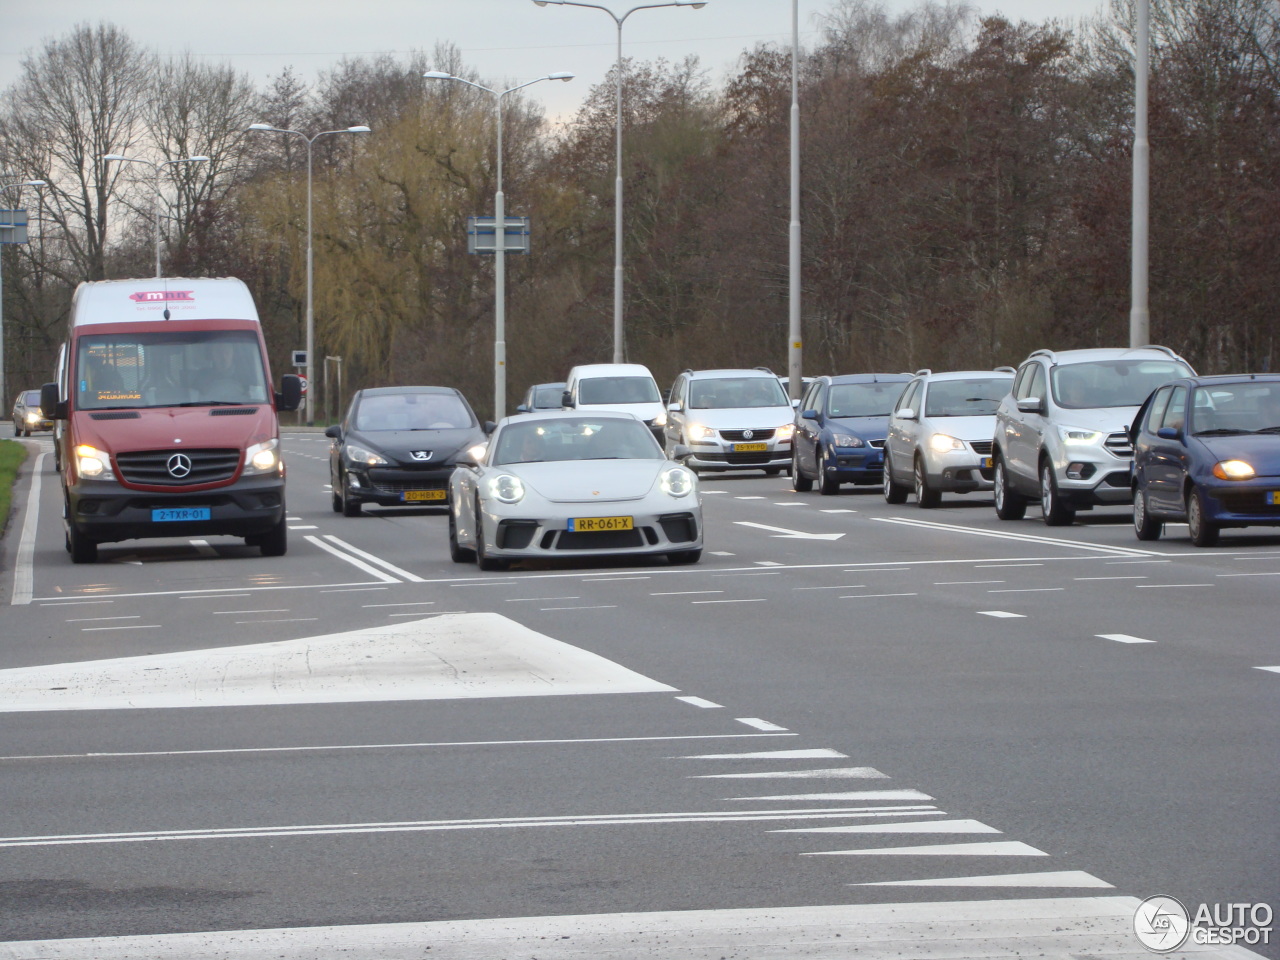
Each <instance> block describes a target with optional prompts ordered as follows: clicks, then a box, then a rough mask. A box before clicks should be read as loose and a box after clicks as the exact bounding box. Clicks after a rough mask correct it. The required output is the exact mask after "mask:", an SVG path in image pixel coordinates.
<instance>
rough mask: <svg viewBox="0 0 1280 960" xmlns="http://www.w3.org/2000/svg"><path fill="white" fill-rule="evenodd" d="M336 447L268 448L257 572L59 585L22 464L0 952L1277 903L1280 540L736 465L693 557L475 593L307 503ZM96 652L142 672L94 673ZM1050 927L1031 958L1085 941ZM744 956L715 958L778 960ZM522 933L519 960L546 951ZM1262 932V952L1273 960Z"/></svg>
mask: <svg viewBox="0 0 1280 960" xmlns="http://www.w3.org/2000/svg"><path fill="white" fill-rule="evenodd" d="M31 445H32V448H33V454H34V453H39V452H41V451H47V450H48V449H49V448H48V443H47V441H31ZM327 447H328V441H327V440H325V439H324V438H323V437H321V436H319V435H317V434H291V435H289V436H287V437H286V440H285V449H286V457H287V460H288V464H289V471H290V473H289V494H288V496H289V509H290V513H289V516H290V518H291V531H290V548H289V552H288V554H287V555H286V556H285V557H283V558H274V559H271V558H263V557H261V556H260V555H259V554H258V551H257V550H256V549H249V548H246V547H244V546H243V545H242V544H241V543H240V542H238V541H234V540H230V539H225V538H211V539H210V540H209V541H208V542H207V543H205V542H201V541H189V540H172V541H141V542H131V543H124V544H116V545H105V546H103V547H102V548H101V550H100V557H101V562H99V563H98V564H96V565H91V566H76V565H73V564H71V562H70V560H69V557H68V556H67V555H66V553H65V552H64V550H63V545H62V533H61V521H60V509H59V497H58V491H57V477H56V475H55V474H54V473H53V469H52V457H51V455H45V456H44V457H43V458H40V459H35V458H33V459H32V460H29V461H28V463H29V465H30V469H28V471H27V473H26V474H25V475H24V477H23V478H22V479H21V481H20V484H19V487H18V489H17V490H16V492H15V504H16V505H17V506H18V507H19V510H18V512H17V513H16V514H15V517H14V518H13V522H12V523H11V526H10V529H9V532H8V534H7V536H6V538H5V540H4V541H3V544H2V546H0V561H2V563H3V572H2V575H3V580H0V598H3V600H4V601H5V602H6V603H8V604H9V605H8V606H5V607H4V609H3V611H2V612H0V617H2V622H3V627H2V628H0V940H3V941H5V943H2V944H0V957H6V956H15V957H16V956H36V955H39V956H54V955H58V956H61V955H63V954H56V953H55V952H50V950H51V948H50V949H46V950H44V952H37V951H35V950H34V948H31V949H30V950H28V948H26V947H23V946H22V945H21V944H17V943H16V942H17V941H30V940H63V939H66V938H84V937H95V938H120V937H142V936H151V935H157V934H180V933H189V932H208V931H245V930H265V929H276V928H295V929H296V930H312V929H316V928H324V929H326V930H330V929H331V928H332V927H334V926H335V925H343V926H346V925H367V924H437V925H440V924H446V923H454V924H463V925H464V926H465V924H467V923H469V922H471V921H485V920H491V919H495V918H564V917H581V916H583V915H591V916H593V917H606V916H608V917H617V916H619V915H627V916H631V915H645V916H652V917H663V918H665V917H667V916H668V915H672V914H678V915H679V916H682V917H683V916H695V915H696V916H698V917H702V918H712V919H708V920H707V922H708V923H712V922H713V920H714V918H718V917H721V916H725V914H723V913H720V912H723V911H744V910H745V911H755V912H756V913H752V914H750V915H751V916H752V917H754V916H756V915H757V914H758V912H759V911H765V912H769V913H770V915H776V916H778V917H783V918H786V917H793V916H794V917H803V918H804V923H805V924H806V925H807V929H816V928H815V927H814V924H817V923H825V922H827V914H825V913H820V914H814V913H813V912H812V911H813V910H815V909H819V910H825V909H826V908H837V907H839V908H842V909H846V908H847V910H848V911H852V912H851V913H844V914H841V917H855V916H856V917H857V918H862V919H859V921H858V922H863V920H864V919H865V918H866V917H870V916H872V915H873V914H875V911H877V910H879V909H880V908H879V907H877V906H876V905H879V904H892V905H895V906H894V910H897V911H900V913H899V916H906V915H907V914H908V913H910V912H911V911H912V910H915V911H924V912H923V913H922V914H920V916H924V917H927V918H931V919H935V920H936V919H938V918H941V917H944V915H945V914H946V911H947V910H948V909H951V908H948V907H946V906H945V905H946V904H955V903H961V904H964V905H965V906H964V907H963V908H959V907H957V908H955V909H957V910H961V914H960V915H962V916H966V917H968V916H978V915H979V914H982V915H984V916H985V913H983V912H984V911H991V910H994V911H996V913H997V914H998V913H999V912H1000V910H1001V909H1004V910H1005V911H1006V912H1007V911H1009V910H1013V909H1015V908H1016V909H1022V905H1023V904H1027V903H1033V902H1034V903H1036V904H1041V905H1053V909H1055V910H1064V911H1067V912H1068V913H1069V912H1070V911H1072V910H1075V909H1077V908H1078V907H1079V906H1080V905H1082V904H1086V903H1087V904H1090V905H1096V904H1099V903H1100V904H1103V905H1104V906H1106V905H1108V904H1111V905H1113V906H1114V905H1115V904H1119V905H1120V906H1122V907H1123V909H1124V910H1127V911H1128V912H1129V916H1130V917H1131V916H1132V909H1133V908H1132V902H1131V901H1130V900H1128V899H1126V898H1137V899H1139V900H1140V899H1142V898H1145V897H1149V896H1152V895H1156V894H1163V895H1167V896H1172V897H1176V898H1178V899H1179V900H1180V901H1181V902H1182V903H1183V904H1187V905H1189V906H1190V909H1191V910H1192V911H1194V910H1195V908H1196V906H1198V905H1199V904H1202V903H1203V904H1207V905H1209V907H1210V909H1212V907H1213V905H1215V904H1221V905H1226V904H1239V903H1246V904H1258V903H1266V904H1269V905H1270V906H1271V907H1272V908H1276V907H1280V799H1278V798H1280V764H1278V763H1277V759H1280V758H1278V757H1277V747H1276V745H1277V743H1280V736H1278V735H1280V638H1278V636H1277V634H1278V631H1277V617H1276V609H1277V606H1276V601H1275V595H1276V590H1277V587H1280V535H1276V534H1274V533H1268V532H1267V531H1265V530H1248V531H1227V532H1226V533H1225V534H1224V536H1223V539H1222V543H1221V545H1220V546H1219V547H1217V548H1214V549H1209V550H1199V549H1196V548H1194V547H1192V546H1191V544H1190V543H1189V541H1188V540H1187V539H1186V531H1185V528H1184V527H1170V528H1169V530H1168V532H1167V535H1166V538H1165V539H1163V540H1160V541H1157V542H1155V543H1139V542H1138V541H1137V540H1136V539H1135V538H1134V536H1133V532H1132V528H1131V526H1130V525H1129V522H1128V514H1127V510H1117V509H1108V510H1098V511H1094V512H1092V513H1082V514H1080V518H1081V522H1078V523H1077V524H1075V525H1073V526H1071V527H1067V528H1048V527H1046V526H1044V525H1043V523H1041V522H1040V519H1039V514H1038V511H1037V510H1036V509H1035V508H1032V509H1031V510H1029V511H1028V518H1027V519H1026V520H1024V521H1020V522H1017V523H1002V522H1000V521H999V520H997V519H996V517H995V514H994V511H993V509H992V507H991V503H990V500H989V499H980V498H975V497H972V496H969V497H946V498H944V501H943V505H942V507H941V508H939V509H936V510H920V509H918V508H917V507H916V506H915V505H914V502H908V503H907V504H906V505H904V506H899V507H891V506H888V505H886V504H885V503H884V501H883V499H882V498H881V497H880V494H879V491H878V490H872V489H869V488H855V489H850V488H845V492H843V493H842V494H841V495H839V496H835V497H823V496H820V495H819V494H817V493H806V494H796V493H793V492H792V491H791V489H790V486H789V483H788V481H787V479H786V478H785V477H780V478H765V477H763V476H762V475H760V474H748V475H744V476H741V477H724V478H717V477H708V478H704V480H703V483H702V488H703V489H702V493H703V500H704V510H705V514H706V528H707V537H706V539H707V553H706V554H705V555H704V558H703V561H702V562H701V563H700V564H698V565H696V566H694V567H669V566H667V565H666V563H665V561H661V560H658V561H653V562H646V563H641V564H631V563H612V564H606V565H600V564H592V565H586V564H582V565H577V564H567V563H565V564H556V565H544V566H538V567H527V568H526V567H518V568H516V569H513V570H512V571H510V572H506V573H499V574H482V573H480V572H479V571H478V570H477V569H476V568H475V567H474V566H459V565H456V564H453V563H451V562H450V561H449V557H448V547H447V540H446V525H445V524H446V521H445V517H444V514H443V512H440V511H435V510H431V509H421V510H417V509H411V510H390V509H387V510H384V509H380V508H369V507H366V511H365V512H366V516H364V517H362V518H358V519H356V518H344V517H342V516H341V515H339V514H336V513H334V512H332V510H331V509H330V504H329V493H328V489H327V486H326V484H327ZM31 504H37V505H38V509H31V508H30V505H31ZM320 638H322V639H320ZM118 658H151V659H135V660H130V661H128V662H125V663H120V662H117V663H105V664H104V663H98V661H107V660H116V659H118ZM1099 898H1102V899H1099ZM906 905H912V906H906ZM1002 905H1003V907H1002ZM1045 909H1048V907H1047V906H1046V907H1045ZM1107 909H1111V907H1107ZM1117 909H1118V908H1117ZM806 910H808V911H810V912H809V913H804V912H803V911H806ZM788 911H792V912H790V913H789V912H788ZM686 912H697V913H696V914H695V913H686ZM1113 912H1117V911H1113ZM875 915H877V916H878V914H875ZM913 915H914V914H913ZM1064 915H1065V914H1064ZM732 916H733V917H734V923H736V924H739V925H741V923H742V922H743V917H744V916H747V915H746V914H732ZM1055 916H1056V915H1055ZM815 917H818V919H815ZM601 922H603V921H601ZM663 922H666V921H665V920H664V921H663ZM778 922H779V923H782V922H783V921H782V920H779V921H778ZM797 922H799V921H797ZM993 922H994V921H993ZM1000 922H1001V923H1005V922H1006V921H1005V920H1001V921H1000ZM352 929H356V928H355V927H352ZM359 929H364V928H359ZM368 929H369V930H373V928H368ZM432 929H434V930H436V931H437V932H440V935H441V936H442V937H443V936H444V933H443V932H441V931H452V930H454V929H455V927H448V926H436V927H433V928H432ZM456 929H462V928H460V927H459V928H456ZM465 929H466V930H467V931H468V936H474V935H475V930H476V929H477V928H475V927H474V926H472V927H465ZM485 929H488V928H485ZM539 929H541V928H539ZM573 929H574V933H575V934H578V933H579V932H581V936H579V943H583V942H585V941H583V939H582V937H585V936H586V932H585V931H586V929H587V925H586V924H585V922H579V924H578V925H577V926H576V927H574V928H573ZM735 929H736V928H735ZM1048 929H1049V931H1050V932H1049V933H1047V934H1045V936H1044V937H1043V938H1042V940H1041V941H1039V943H1040V948H1041V949H1042V950H1045V951H1046V952H1047V955H1057V953H1055V951H1058V952H1062V951H1066V953H1073V954H1075V955H1079V954H1080V953H1081V952H1088V951H1089V947H1088V944H1087V943H1086V942H1085V941H1082V940H1079V939H1073V938H1075V936H1076V932H1075V931H1073V928H1072V921H1061V922H1057V926H1051V927H1050V928H1048ZM1054 931H1057V932H1056V933H1055V932H1054ZM1064 931H1066V932H1064ZM526 933H527V931H526ZM521 935H524V934H521ZM704 935H705V936H707V937H709V938H710V941H709V942H711V943H712V946H713V947H714V946H716V945H724V944H728V942H729V935H728V934H725V933H716V934H704ZM328 936H330V937H332V936H333V934H332V933H330V934H328ZM513 936H514V934H513ZM556 936H559V934H557V935H556ZM566 936H569V935H568V934H566ZM744 936H746V939H745V940H734V941H733V945H734V948H735V949H741V950H742V952H741V953H733V954H732V955H734V956H756V957H759V956H765V955H766V954H767V951H766V950H765V949H764V947H763V946H762V944H763V940H764V939H765V938H764V935H763V934H761V935H760V937H757V938H756V939H755V940H753V939H752V938H751V936H750V935H744ZM835 936H838V934H837V935H835ZM938 936H942V934H939V935H938ZM1130 936H1132V935H1131V934H1130ZM361 937H362V940H361V942H362V943H372V942H373V938H374V935H373V933H368V934H362V935H361ZM717 938H719V939H717ZM550 939H551V937H550V936H548V935H543V936H542V939H541V940H539V941H537V943H538V949H540V950H541V951H542V952H541V953H536V954H535V953H532V952H531V953H528V954H527V955H529V956H533V955H538V956H544V957H555V956H561V955H564V956H568V955H569V954H567V953H563V954H562V953H557V952H556V950H557V949H568V947H563V948H562V947H560V946H558V945H555V944H552V943H549V942H548V941H549V940H550ZM1271 939H1272V941H1273V942H1272V943H1271V944H1269V945H1253V946H1251V949H1253V950H1255V951H1256V952H1258V953H1261V954H1263V955H1266V956H1270V957H1280V948H1277V946H1276V944H1275V942H1274V941H1275V939H1276V938H1275V937H1274V936H1273V937H1272V938H1271ZM103 942H106V941H103ZM120 942H121V943H123V942H124V941H120ZM130 942H132V941H130ZM442 942H443V941H442ZM833 942H834V941H833ZM1046 945H1047V946H1046ZM6 949H7V950H8V951H9V952H8V953H6V952H5V951H6ZM139 949H142V948H139ZM299 949H300V951H301V952H298V953H296V954H292V953H290V954H288V955H289V956H294V955H297V956H304V955H306V956H311V955H316V956H321V955H327V954H324V953H314V952H310V953H309V952H307V951H308V950H311V949H313V948H312V947H305V948H299ZM1094 949H1095V951H1096V950H1100V949H1102V948H1100V947H1095V948H1094ZM23 950H28V952H23ZM1137 951H1138V952H1139V953H1140V952H1141V950H1140V948H1137ZM712 952H714V950H712ZM979 952H981V951H979ZM93 953H94V955H96V956H106V955H108V953H107V952H105V950H104V949H103V948H102V947H101V944H99V945H98V946H96V947H95V948H94V951H93ZM605 953H606V952H605V951H603V950H596V951H594V954H593V955H596V956H603V955H605ZM1066 953H1063V955H1066ZM66 955H67V956H73V955H76V954H75V953H74V952H70V953H67V954H66ZM120 955H125V954H124V953H121V954H120ZM128 955H130V956H133V955H139V956H142V955H151V954H150V953H147V952H146V951H145V950H144V951H143V952H141V953H137V954H128ZM175 955H182V954H180V953H179V954H175ZM186 955H189V956H190V955H194V953H187V954H186ZM201 955H202V956H203V954H201ZM210 955H212V954H210ZM219 955H221V954H219ZM227 955H233V954H227ZM234 955H240V954H234ZM244 955H247V954H244ZM264 955H268V954H264ZM269 955H271V956H276V955H285V953H284V952H282V951H281V950H277V951H276V952H275V953H271V954H269ZM379 955H388V956H389V955H392V954H390V953H383V954H379ZM394 955H395V956H400V955H401V954H398V953H397V954H394ZM404 955H405V956H408V955H409V954H404ZM413 955H414V956H417V955H419V954H413ZM421 955H423V956H428V955H429V956H443V955H446V954H445V953H441V952H440V951H439V950H437V951H436V952H434V953H423V954H421ZM447 955H448V956H454V955H455V954H447ZM457 955H458V956H462V955H463V954H462V953H459V954H457ZM466 955H467V956H471V955H472V954H466ZM475 955H476V956H482V955H488V954H485V953H476V954H475ZM492 955H494V956H497V955H499V954H497V953H494V954H492ZM512 955H515V954H512ZM520 955H525V954H520ZM574 955H575V956H576V955H577V954H574ZM608 955H610V956H612V955H613V954H608ZM618 955H619V956H623V955H626V956H629V955H633V954H630V953H626V952H625V951H624V952H622V953H619V954H618ZM634 955H637V956H638V955H645V956H649V955H651V954H649V953H643V954H641V953H639V952H636V953H634ZM652 955H655V956H658V955H664V954H663V953H661V952H657V953H653V954H652ZM667 955H673V956H674V955H676V954H675V953H670V954H667ZM679 955H681V956H684V955H685V954H679ZM688 955H689V956H693V955H694V954H692V953H690V954H688ZM696 955H697V956H703V954H696ZM706 955H708V956H710V955H711V953H708V954H706ZM716 955H717V956H722V955H728V954H726V953H725V951H724V950H723V949H722V950H720V952H719V953H717V954H716ZM767 955H769V956H772V955H773V954H771V953H768V954H767ZM780 955H781V954H780ZM786 955H801V954H799V953H794V954H786ZM803 955H804V956H809V955H810V954H808V953H805V954H803ZM813 955H814V956H817V955H822V956H827V955H831V956H836V955H841V956H843V955H844V954H842V953H829V954H828V953H821V954H819V953H814V954H813ZM860 955H865V954H860ZM952 955H957V954H952ZM964 955H967V954H964ZM255 956H256V954H255Z"/></svg>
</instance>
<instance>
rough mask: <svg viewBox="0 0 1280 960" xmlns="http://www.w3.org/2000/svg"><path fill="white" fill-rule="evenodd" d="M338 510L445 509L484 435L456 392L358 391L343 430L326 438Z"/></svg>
mask: <svg viewBox="0 0 1280 960" xmlns="http://www.w3.org/2000/svg"><path fill="white" fill-rule="evenodd" d="M325 436H327V437H329V438H330V439H331V440H332V441H333V443H332V444H330V447H329V482H330V483H331V484H332V485H333V509H334V512H335V513H342V514H343V515H344V516H348V517H358V516H359V515H360V508H361V505H362V504H365V503H376V504H379V505H381V506H384V507H396V506H418V507H423V506H437V507H443V506H446V505H447V503H448V499H449V475H450V474H451V473H453V468H454V466H455V465H456V463H457V459H458V455H459V454H460V453H461V452H462V451H464V450H466V449H468V448H469V447H473V446H476V445H477V444H483V443H484V442H485V430H484V427H483V426H482V425H481V424H480V422H479V421H478V420H477V419H476V415H475V413H474V411H472V409H471V405H470V404H469V403H467V400H466V398H465V397H464V396H463V395H462V394H461V393H460V392H458V391H457V390H455V389H454V388H453V387H371V388H369V389H367V390H358V391H356V394H355V396H354V397H352V398H351V406H349V407H348V408H347V415H346V417H344V418H343V421H342V423H340V424H335V425H334V426H332V427H330V428H329V429H328V430H326V431H325Z"/></svg>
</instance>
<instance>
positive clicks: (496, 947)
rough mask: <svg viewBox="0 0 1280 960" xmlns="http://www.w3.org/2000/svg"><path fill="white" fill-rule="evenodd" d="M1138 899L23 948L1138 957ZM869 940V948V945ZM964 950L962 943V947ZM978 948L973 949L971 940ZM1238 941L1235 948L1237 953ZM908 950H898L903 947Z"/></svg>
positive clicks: (201, 956) (257, 932)
mask: <svg viewBox="0 0 1280 960" xmlns="http://www.w3.org/2000/svg"><path fill="white" fill-rule="evenodd" d="M1138 906H1139V902H1138V900H1137V898H1136V897H1120V896H1114V895H1112V896H1107V895H1097V894H1095V895H1093V896H1078V895H1077V896H1064V897H1058V898H1054V899H1049V898H1044V897H1037V898H1034V899H1012V898H993V899H986V900H969V901H949V902H944V903H939V902H931V901H928V900H925V901H919V902H911V903H876V904H837V905H831V906H825V905H824V906H802V907H769V908H767V909H764V908H732V909H723V910H677V911H667V912H653V913H612V914H591V915H586V916H548V917H520V918H506V917H503V918H498V919H484V920H441V921H428V922H412V923H407V922H406V923H380V924H350V925H340V926H320V927H287V928H277V929H253V930H210V931H201V932H198V933H170V934H154V935H137V936H125V937H92V938H85V939H74V940H41V941H28V942H25V943H23V944H22V945H21V947H16V946H15V949H21V950H23V951H24V952H23V954H22V955H23V956H28V957H42V958H46V960H83V958H85V957H94V958H95V960H137V958H139V957H147V958H151V960H158V958H165V960H215V958H226V957H241V958H249V957H256V958H262V957H270V958H272V960H314V958H316V957H331V956H343V957H349V958H351V960H373V958H386V960H390V958H408V957H411V956H419V957H421V956H423V955H424V953H423V947H422V945H424V944H425V945H430V946H432V947H433V948H434V949H432V950H430V951H429V952H430V953H431V954H436V953H439V954H440V955H441V956H447V957H461V956H477V955H479V953H478V952H477V950H478V948H477V947H476V946H475V945H477V944H483V947H482V948H479V949H480V950H482V952H483V954H484V956H487V957H515V956H528V955H530V945H531V944H536V954H537V956H538V957H539V958H541V960H570V958H573V960H580V958H582V957H584V956H586V957H597V958H603V957H610V958H618V957H640V956H645V957H664V956H665V957H676V956H679V957H690V958H692V957H721V956H724V955H725V953H726V952H730V951H728V950H727V948H726V944H732V945H734V949H733V950H732V951H731V952H733V953H736V954H737V955H739V956H752V957H757V958H765V957H780V956H783V955H784V954H785V955H786V956H788V957H820V956H821V957H832V956H836V955H838V954H840V953H843V954H851V953H853V952H855V950H856V946H855V947H853V948H849V949H841V950H839V951H837V950H836V949H835V948H833V946H832V945H833V944H836V943H843V944H853V945H867V947H866V948H865V953H866V955H867V956H868V957H872V958H876V957H885V956H889V955H890V953H891V951H893V950H898V949H899V948H900V946H901V945H902V944H904V943H910V944H911V945H912V949H911V951H910V954H911V955H912V956H919V957H948V956H955V955H956V953H957V952H958V951H957V944H964V943H968V944H980V945H981V949H982V950H983V952H984V955H986V956H1000V957H1019V956H1022V957H1025V956H1036V955H1043V954H1047V955H1050V956H1055V957H1057V956H1063V957H1065V956H1085V955H1091V956H1106V957H1133V956H1135V953H1134V951H1135V949H1136V948H1135V946H1134V935H1133V917H1134V914H1135V911H1136V910H1137V908H1138ZM871 945H875V946H871ZM961 949H963V948H961ZM975 949H976V948H975ZM1203 950H1204V952H1203V953H1200V954H1197V955H1198V956H1208V957H1219V958H1227V957H1244V956H1245V955H1246V954H1247V955H1248V956H1249V957H1256V956H1257V955H1256V954H1252V953H1248V952H1247V951H1244V950H1243V949H1241V948H1239V947H1224V948H1218V950H1217V952H1210V951H1212V950H1213V948H1203ZM1233 951H1234V952H1233ZM904 952H905V951H904Z"/></svg>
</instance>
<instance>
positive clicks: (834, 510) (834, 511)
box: [822, 507, 858, 513]
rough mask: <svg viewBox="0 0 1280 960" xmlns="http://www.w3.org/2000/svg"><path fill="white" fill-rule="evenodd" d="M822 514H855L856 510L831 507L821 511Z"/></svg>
mask: <svg viewBox="0 0 1280 960" xmlns="http://www.w3.org/2000/svg"><path fill="white" fill-rule="evenodd" d="M822 512H823V513H857V512H858V511H857V510H850V509H849V508H848V507H833V508H828V509H826V510H823V511H822Z"/></svg>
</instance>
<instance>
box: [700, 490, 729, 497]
mask: <svg viewBox="0 0 1280 960" xmlns="http://www.w3.org/2000/svg"><path fill="white" fill-rule="evenodd" d="M728 492H729V491H728V490H703V491H702V493H703V495H704V496H705V495H707V494H716V493H728Z"/></svg>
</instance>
